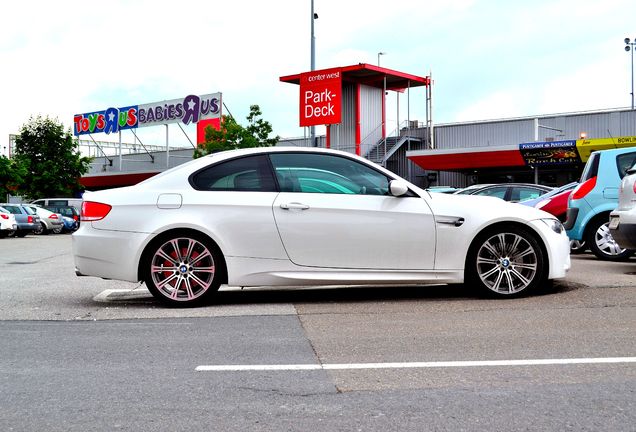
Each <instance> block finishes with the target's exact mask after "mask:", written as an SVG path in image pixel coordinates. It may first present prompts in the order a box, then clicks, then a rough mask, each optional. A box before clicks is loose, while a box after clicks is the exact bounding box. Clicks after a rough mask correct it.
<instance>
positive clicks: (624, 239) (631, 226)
mask: <svg viewBox="0 0 636 432" xmlns="http://www.w3.org/2000/svg"><path fill="white" fill-rule="evenodd" d="M609 229H610V232H611V233H612V237H613V238H614V240H615V241H616V243H618V244H619V245H620V246H621V247H622V248H625V249H636V164H634V165H633V166H632V167H631V168H630V169H629V170H627V175H626V176H625V177H623V180H622V181H621V188H620V190H619V193H618V207H616V209H615V210H614V211H613V212H611V213H610V222H609Z"/></svg>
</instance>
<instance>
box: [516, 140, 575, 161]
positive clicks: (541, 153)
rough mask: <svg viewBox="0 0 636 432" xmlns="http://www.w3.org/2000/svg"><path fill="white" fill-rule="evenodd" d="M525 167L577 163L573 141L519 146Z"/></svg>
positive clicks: (533, 143)
mask: <svg viewBox="0 0 636 432" xmlns="http://www.w3.org/2000/svg"><path fill="white" fill-rule="evenodd" d="M519 151H520V152H521V156H522V157H523V160H524V161H525V162H526V165H532V166H542V165H560V164H572V163H579V161H580V159H579V154H578V152H577V150H576V141H575V140H566V141H552V142H532V143H523V144H519Z"/></svg>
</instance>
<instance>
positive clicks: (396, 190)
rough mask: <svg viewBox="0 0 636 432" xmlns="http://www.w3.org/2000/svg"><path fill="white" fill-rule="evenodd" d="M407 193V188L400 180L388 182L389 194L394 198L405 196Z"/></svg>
mask: <svg viewBox="0 0 636 432" xmlns="http://www.w3.org/2000/svg"><path fill="white" fill-rule="evenodd" d="M408 191H409V187H408V186H407V185H406V183H405V182H404V181H402V180H391V181H390V182H389V193H390V194H391V195H392V196H394V197H399V196H402V195H405V194H406V193H407V192H408Z"/></svg>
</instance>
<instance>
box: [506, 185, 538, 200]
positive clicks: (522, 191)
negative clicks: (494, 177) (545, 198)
mask: <svg viewBox="0 0 636 432" xmlns="http://www.w3.org/2000/svg"><path fill="white" fill-rule="evenodd" d="M544 193H545V191H543V190H541V189H535V188H530V187H521V188H514V189H512V197H511V198H510V201H513V202H517V201H523V200H527V199H534V198H537V197H538V196H540V195H543V194H544Z"/></svg>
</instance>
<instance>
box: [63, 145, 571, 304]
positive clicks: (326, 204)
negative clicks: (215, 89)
mask: <svg viewBox="0 0 636 432" xmlns="http://www.w3.org/2000/svg"><path fill="white" fill-rule="evenodd" d="M81 217H82V225H81V227H80V229H79V230H77V231H76V232H75V233H73V255H74V261H75V268H76V274H77V275H78V276H96V277H101V278H105V279H119V280H127V281H140V280H143V281H144V282H145V283H146V285H147V287H148V289H149V290H150V292H151V293H152V294H153V295H154V296H155V297H156V298H157V299H158V300H159V301H161V302H163V303H165V304H168V305H170V306H177V305H182V306H190V305H196V304H200V303H202V302H204V301H205V300H206V299H209V298H210V296H211V295H213V294H214V292H215V291H216V290H217V289H218V288H219V286H220V285H221V284H224V283H227V284H230V285H236V286H242V287H250V286H316V285H319V286H320V285H334V284H354V285H359V284H377V283H380V282H381V283H385V284H386V283H390V284H397V285H403V284H414V283H417V284H427V283H435V284H439V283H461V282H464V281H466V286H468V287H470V288H471V289H475V290H481V291H482V292H483V293H485V294H488V295H490V296H493V297H503V298H506V297H507V298H510V297H515V296H519V295H526V294H528V293H530V292H532V291H533V290H535V289H539V288H540V287H542V286H544V285H545V284H546V283H547V281H548V280H550V279H555V278H560V277H564V276H565V274H566V272H567V271H568V269H569V268H570V254H569V241H568V238H567V236H566V235H565V231H564V230H563V227H562V225H561V222H559V220H558V219H556V218H555V217H553V216H551V215H549V214H547V213H545V212H542V211H539V210H536V209H534V208H531V207H524V206H519V205H510V204H509V203H506V202H504V201H502V200H499V199H493V198H489V197H481V196H458V195H448V194H441V193H428V192H426V191H425V190H423V189H420V188H418V187H417V186H415V185H413V184H411V183H409V182H407V181H406V180H403V179H401V178H400V177H398V176H397V175H396V174H394V173H393V172H391V171H389V170H386V169H385V168H383V167H381V166H379V165H376V164H374V163H373V162H370V161H369V160H367V159H364V158H361V157H359V156H356V155H352V154H350V153H346V152H341V151H336V150H329V149H317V148H297V147H263V148H251V149H241V150H232V151H224V152H218V153H213V154H210V155H208V156H204V157H202V158H198V159H194V160H193V161H190V162H186V163H185V164H182V165H179V166H177V167H175V168H172V169H170V170H168V171H164V172H163V173H161V174H158V175H156V176H154V177H151V178H150V179H147V180H144V181H143V182H141V183H138V184H137V185H134V186H129V187H124V188H118V189H110V190H102V191H98V192H86V193H85V194H84V202H83V203H82V215H81Z"/></svg>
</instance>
